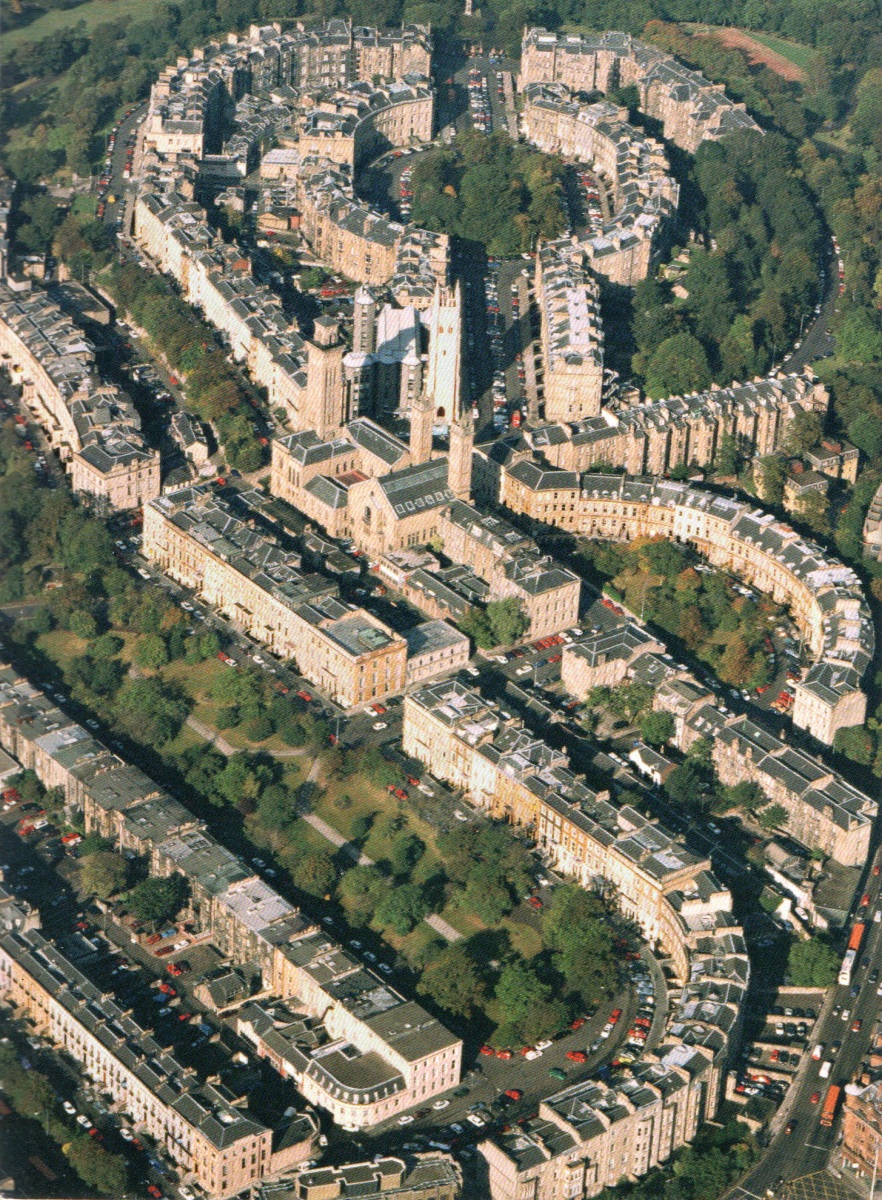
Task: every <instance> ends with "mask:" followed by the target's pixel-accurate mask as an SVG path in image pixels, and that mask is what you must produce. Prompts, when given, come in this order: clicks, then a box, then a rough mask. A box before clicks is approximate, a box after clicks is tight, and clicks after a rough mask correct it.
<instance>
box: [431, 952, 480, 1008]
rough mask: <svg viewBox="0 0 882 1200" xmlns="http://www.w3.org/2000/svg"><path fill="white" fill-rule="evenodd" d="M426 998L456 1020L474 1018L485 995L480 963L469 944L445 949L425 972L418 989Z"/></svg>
mask: <svg viewBox="0 0 882 1200" xmlns="http://www.w3.org/2000/svg"><path fill="white" fill-rule="evenodd" d="M417 986H418V989H419V991H420V992H422V993H423V995H424V996H429V997H430V998H431V999H432V1000H433V1001H434V1002H435V1003H436V1004H437V1005H439V1006H440V1007H441V1008H444V1009H446V1010H447V1011H448V1012H449V1013H452V1014H453V1015H454V1016H456V1017H466V1018H467V1019H468V1018H469V1017H471V1016H472V1015H473V1014H474V1012H475V1010H476V1009H479V1008H480V1007H481V1004H482V1001H483V1000H484V997H485V993H486V984H485V982H484V979H483V978H482V974H481V969H480V967H479V964H478V962H477V961H476V959H475V958H474V956H473V954H472V953H471V951H470V949H469V946H468V943H463V942H454V943H453V944H452V945H449V946H446V947H445V948H444V949H443V950H442V951H441V953H440V954H438V956H437V957H436V958H434V959H432V960H431V961H430V962H429V963H428V965H427V966H426V967H425V969H424V970H423V973H422V975H421V977H420V981H419V984H418V985H417Z"/></svg>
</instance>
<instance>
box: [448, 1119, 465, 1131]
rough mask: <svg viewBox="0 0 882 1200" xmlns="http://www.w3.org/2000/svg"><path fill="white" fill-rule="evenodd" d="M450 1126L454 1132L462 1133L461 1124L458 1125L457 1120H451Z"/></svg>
mask: <svg viewBox="0 0 882 1200" xmlns="http://www.w3.org/2000/svg"><path fill="white" fill-rule="evenodd" d="M450 1128H451V1129H452V1130H453V1132H454V1133H462V1132H463V1126H462V1125H460V1124H459V1123H458V1122H457V1121H451V1122H450Z"/></svg>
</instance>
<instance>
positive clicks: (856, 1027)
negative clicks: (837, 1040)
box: [851, 1017, 864, 1033]
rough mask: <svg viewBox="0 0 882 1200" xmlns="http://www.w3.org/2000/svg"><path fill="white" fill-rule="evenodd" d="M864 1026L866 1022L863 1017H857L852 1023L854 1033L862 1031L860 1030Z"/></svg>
mask: <svg viewBox="0 0 882 1200" xmlns="http://www.w3.org/2000/svg"><path fill="white" fill-rule="evenodd" d="M863 1027H864V1023H863V1021H862V1020H861V1018H860V1017H855V1019H854V1020H853V1021H852V1023H851V1032H852V1033H860V1031H861V1030H862V1029H863Z"/></svg>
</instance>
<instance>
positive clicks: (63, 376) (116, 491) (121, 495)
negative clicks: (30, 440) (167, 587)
mask: <svg viewBox="0 0 882 1200" xmlns="http://www.w3.org/2000/svg"><path fill="white" fill-rule="evenodd" d="M0 365H2V366H3V368H4V369H5V370H6V371H8V373H9V375H10V378H11V379H12V382H13V383H14V384H16V385H18V386H20V387H21V389H22V400H23V402H24V404H25V405H27V407H28V408H29V409H30V411H31V413H32V414H33V416H34V419H35V420H36V422H37V423H38V424H39V426H40V428H41V429H42V430H43V433H44V434H45V436H46V438H47V440H48V442H49V445H50V446H51V447H52V449H53V450H55V451H56V453H57V454H58V456H59V458H60V459H61V461H62V463H63V464H64V466H65V468H66V470H67V471H68V473H69V475H70V482H71V487H72V488H73V489H74V491H75V492H77V493H78V494H80V495H82V496H86V497H89V498H90V499H91V500H92V502H93V503H95V504H98V505H101V506H103V507H105V508H106V509H107V510H109V511H111V512H118V511H124V510H126V509H132V508H139V507H140V506H141V505H142V504H144V503H145V502H146V501H147V500H150V499H152V498H153V497H154V496H158V495H159V490H160V470H159V451H158V450H151V449H150V447H149V446H148V444H147V442H146V440H145V438H144V436H143V433H142V431H141V420H140V417H139V416H138V413H137V412H136V410H135V406H134V405H133V403H132V401H131V399H130V398H129V397H128V396H127V395H126V394H125V392H122V391H120V390H119V388H117V387H116V386H115V385H113V384H108V383H103V382H102V381H101V379H100V378H99V377H98V374H97V370H96V367H95V354H94V348H93V347H92V344H91V343H90V342H89V340H88V338H87V337H86V336H85V334H84V333H83V332H82V330H81V329H79V328H78V326H76V325H75V324H74V323H73V322H72V321H71V319H70V318H69V317H68V316H67V315H66V314H65V313H64V312H63V311H62V309H61V308H60V306H59V305H58V304H57V303H56V302H55V301H54V300H53V299H52V298H51V296H50V294H49V293H48V292H47V291H45V290H44V289H43V288H40V287H37V286H31V285H28V286H25V287H21V286H19V285H16V286H15V287H13V286H12V284H11V283H9V282H5V283H4V282H0Z"/></svg>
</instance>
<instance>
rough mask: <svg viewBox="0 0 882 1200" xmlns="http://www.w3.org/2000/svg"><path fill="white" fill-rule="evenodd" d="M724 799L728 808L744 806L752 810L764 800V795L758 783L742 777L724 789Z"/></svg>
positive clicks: (763, 802)
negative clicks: (739, 780)
mask: <svg viewBox="0 0 882 1200" xmlns="http://www.w3.org/2000/svg"><path fill="white" fill-rule="evenodd" d="M725 796H726V800H727V802H728V804H729V807H730V808H744V809H748V810H749V811H751V812H752V811H753V810H754V809H756V808H759V807H760V806H761V805H763V804H765V802H766V795H765V792H764V791H763V789H762V788H761V787H760V786H759V784H758V783H752V782H751V781H750V780H747V779H742V780H741V782H740V783H736V784H733V786H732V787H727V788H726V790H725Z"/></svg>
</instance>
